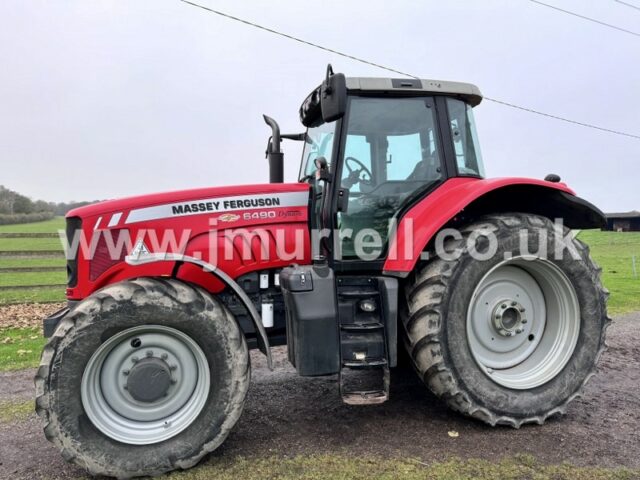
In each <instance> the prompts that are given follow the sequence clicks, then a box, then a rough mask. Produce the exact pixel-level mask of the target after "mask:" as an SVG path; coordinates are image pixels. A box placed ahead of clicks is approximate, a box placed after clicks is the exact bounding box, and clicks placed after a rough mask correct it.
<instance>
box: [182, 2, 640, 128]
mask: <svg viewBox="0 0 640 480" xmlns="http://www.w3.org/2000/svg"><path fill="white" fill-rule="evenodd" d="M180 1H181V2H183V3H186V4H188V5H191V6H194V7H197V8H201V9H202V10H206V11H208V12H210V13H214V14H216V15H219V16H221V17H224V18H228V19H230V20H234V21H236V22H240V23H243V24H245V25H249V26H251V27H254V28H257V29H259V30H263V31H265V32H269V33H273V34H274V35H278V36H280V37H284V38H287V39H289V40H294V41H296V42H298V43H302V44H304V45H307V46H310V47H314V48H318V49H320V50H324V51H326V52H330V53H333V54H336V55H340V56H341V57H345V58H348V59H350V60H355V61H356V62H360V63H364V64H365V65H370V66H372V67H376V68H381V69H382V70H387V71H389V72H393V73H398V74H400V75H404V76H405V77H411V78H416V79H419V78H420V77H417V76H415V75H412V74H410V73H406V72H402V71H400V70H396V69H394V68H390V67H386V66H384V65H380V64H379V63H374V62H370V61H368V60H364V59H362V58H358V57H354V56H353V55H349V54H346V53H343V52H339V51H337V50H333V49H331V48H328V47H324V46H322V45H318V44H316V43H312V42H309V41H307V40H303V39H301V38H298V37H294V36H293V35H289V34H287V33H283V32H279V31H277V30H274V29H272V28H268V27H265V26H263V25H259V24H257V23H253V22H250V21H248V20H244V19H242V18H239V17H235V16H233V15H230V14H228V13H225V12H221V11H220V10H215V9H213V8H210V7H207V6H205V5H200V4H198V3H194V2H191V1H189V0H180ZM531 1H534V0H531ZM537 3H538V2H537ZM483 98H484V99H485V100H487V101H489V102H493V103H497V104H500V105H503V106H505V107H509V108H514V109H517V110H521V111H524V112H528V113H532V114H535V115H540V116H543V117H547V118H552V119H554V120H559V121H562V122H566V123H571V124H573V125H578V126H581V127H586V128H591V129H594V130H600V131H602V132H607V133H612V134H615V135H621V136H624V137H629V138H635V139H638V140H640V135H634V134H632V133H627V132H622V131H618V130H612V129H609V128H604V127H599V126H597V125H592V124H590V123H585V122H579V121H577V120H572V119H570V118H565V117H560V116H558V115H552V114H550V113H545V112H541V111H538V110H533V109H531V108H527V107H523V106H520V105H516V104H513V103H509V102H505V101H503V100H498V99H495V98H490V97H486V96H485V97H483Z"/></svg>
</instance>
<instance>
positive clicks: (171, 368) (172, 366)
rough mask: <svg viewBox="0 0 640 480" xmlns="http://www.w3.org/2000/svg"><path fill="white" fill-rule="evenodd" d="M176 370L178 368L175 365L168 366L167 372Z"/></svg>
mask: <svg viewBox="0 0 640 480" xmlns="http://www.w3.org/2000/svg"><path fill="white" fill-rule="evenodd" d="M177 368H178V366H177V365H170V366H169V370H175V369H177Z"/></svg>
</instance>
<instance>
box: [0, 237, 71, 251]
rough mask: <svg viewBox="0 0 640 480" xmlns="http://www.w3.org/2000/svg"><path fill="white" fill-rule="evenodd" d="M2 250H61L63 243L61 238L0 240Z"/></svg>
mask: <svg viewBox="0 0 640 480" xmlns="http://www.w3.org/2000/svg"><path fill="white" fill-rule="evenodd" d="M0 250H2V251H16V250H33V251H37V250H60V251H62V243H61V242H60V239H59V238H0Z"/></svg>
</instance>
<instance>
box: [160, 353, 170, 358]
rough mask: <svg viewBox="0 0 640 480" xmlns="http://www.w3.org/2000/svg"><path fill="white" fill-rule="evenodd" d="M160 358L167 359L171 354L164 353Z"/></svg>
mask: <svg viewBox="0 0 640 480" xmlns="http://www.w3.org/2000/svg"><path fill="white" fill-rule="evenodd" d="M160 358H161V359H162V360H166V359H167V358H169V355H167V354H166V353H163V354H162V355H160Z"/></svg>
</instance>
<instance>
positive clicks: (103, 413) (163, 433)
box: [81, 325, 210, 445]
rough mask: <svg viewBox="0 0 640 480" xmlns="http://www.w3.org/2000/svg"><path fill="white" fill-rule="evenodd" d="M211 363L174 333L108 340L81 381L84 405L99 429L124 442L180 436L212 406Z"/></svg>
mask: <svg viewBox="0 0 640 480" xmlns="http://www.w3.org/2000/svg"><path fill="white" fill-rule="evenodd" d="M209 386H210V374H209V365H208V362H207V358H206V356H205V354H204V352H203V351H202V349H201V348H200V346H199V345H198V344H197V343H196V342H194V341H193V340H192V339H191V338H190V337H189V336H187V335H186V334H184V333H183V332H180V331H179V330H176V329H174V328H169V327H164V326H160V325H143V326H139V327H134V328H129V329H127V330H123V331H122V332H119V333H118V334H116V335H114V336H113V337H111V338H109V339H108V340H107V341H106V342H104V343H103V344H102V345H100V347H99V348H98V349H97V350H96V352H95V353H94V354H93V355H92V357H91V358H90V360H89V363H88V364H87V367H86V368H85V371H84V374H83V376H82V386H81V395H82V404H83V407H84V409H85V411H86V413H87V416H88V417H89V419H90V420H91V422H93V424H94V425H95V426H96V428H97V429H98V430H100V431H101V432H102V433H104V434H105V435H107V436H108V437H110V438H112V439H114V440H117V441H119V442H123V443H128V444H133V445H148V444H152V443H158V442H162V441H164V440H167V439H168V438H171V437H173V436H174V435H177V434H178V433H180V432H181V431H183V430H184V429H185V428H187V427H188V426H189V425H191V424H192V423H193V421H194V420H195V419H196V417H197V416H198V415H199V414H200V412H201V411H202V409H203V408H204V405H205V403H206V401H207V397H208V394H209Z"/></svg>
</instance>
